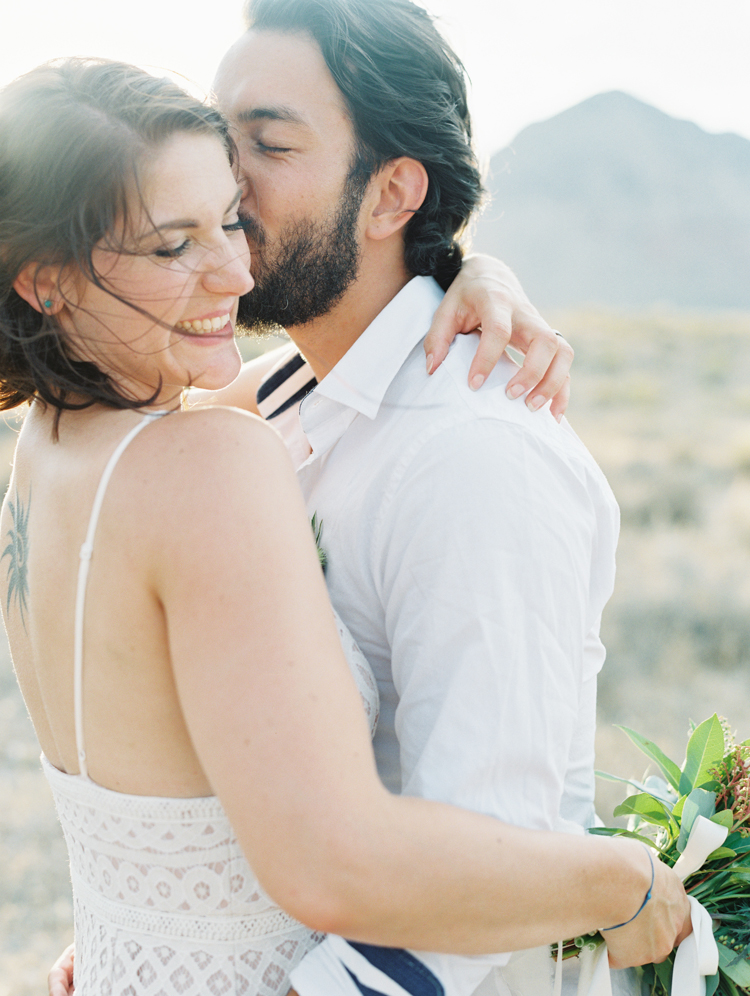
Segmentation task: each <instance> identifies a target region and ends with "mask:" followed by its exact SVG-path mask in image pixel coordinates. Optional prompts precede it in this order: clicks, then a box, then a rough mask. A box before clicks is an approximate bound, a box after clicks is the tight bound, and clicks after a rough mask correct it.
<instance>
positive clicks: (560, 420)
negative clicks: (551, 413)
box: [555, 412, 563, 422]
mask: <svg viewBox="0 0 750 996" xmlns="http://www.w3.org/2000/svg"><path fill="white" fill-rule="evenodd" d="M555 418H556V419H557V421H558V422H562V420H563V417H562V412H560V414H559V415H555Z"/></svg>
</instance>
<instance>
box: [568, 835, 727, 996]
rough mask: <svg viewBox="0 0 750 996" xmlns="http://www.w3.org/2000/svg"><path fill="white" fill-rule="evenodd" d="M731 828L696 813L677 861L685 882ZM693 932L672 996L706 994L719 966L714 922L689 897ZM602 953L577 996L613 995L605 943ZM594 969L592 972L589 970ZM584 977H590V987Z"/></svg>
mask: <svg viewBox="0 0 750 996" xmlns="http://www.w3.org/2000/svg"><path fill="white" fill-rule="evenodd" d="M728 832H729V831H728V830H727V828H726V827H723V826H721V825H720V824H718V823H712V822H711V820H707V819H706V817H705V816H697V817H696V819H695V823H693V826H692V827H691V829H690V836H689V837H688V841H687V844H686V845H685V850H684V851H683V852H682V854H681V855H680V857H679V858H678V859H677V861H676V862H675V865H674V870H675V872H676V873H677V874H678V875H679V876H680V879H681V880H682V881H683V882H684V881H685V879H686V878H687V877H688V875H692V874H693V872H696V871H698V869H699V868H701V867H702V866H703V864H704V862H705V860H706V858H707V857H708V856H709V854H711V852H712V851H715V850H716V849H717V847H721V845H722V844H723V843H724V841H725V840H726V838H727V833H728ZM688 900H689V902H690V919H691V921H692V924H693V932H692V934H690V935H688V937H686V938H685V940H684V941H683V942H682V943H681V944H680V946H679V947H678V948H677V954H676V955H675V959H674V970H673V973H672V991H671V996H706V976H707V975H715V974H716V972H717V971H718V968H719V949H718V948H717V946H716V941H715V940H714V932H713V924H712V922H711V915H710V914H709V912H708V910H707V909H706V908H705V907H704V906H701V904H700V903H699V902H698V900H697V899H693V897H692V896H689V897H688ZM599 951H600V952H601V954H599V957H598V960H597V962H596V965H595V966H594V968H593V971H592V969H591V968H588V967H587V968H588V970H587V971H586V972H585V973H584V972H583V971H582V973H581V981H580V983H579V987H578V996H612V982H611V979H610V972H609V960H608V958H607V956H606V951H607V947H606V944H602V945H601V947H600V948H599V949H597V951H596V952H594V954H595V955H596V954H598V952H599ZM590 973H591V974H590ZM584 977H585V978H586V979H587V981H588V979H590V980H591V981H590V983H589V986H588V989H586V988H585V987H584V986H583V980H584Z"/></svg>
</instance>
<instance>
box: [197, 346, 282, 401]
mask: <svg viewBox="0 0 750 996" xmlns="http://www.w3.org/2000/svg"><path fill="white" fill-rule="evenodd" d="M288 349H289V345H288V344H287V345H284V346H279V347H278V348H277V349H270V350H269V351H268V352H267V353H263V354H262V355H261V356H256V357H255V359H254V360H246V361H245V362H244V363H243V364H242V369H241V370H240V372H239V374H238V375H237V377H236V378H235V379H234V380H233V381H232V383H231V384H229V385H228V386H227V387H223V388H221V390H219V391H202V390H200V389H199V388H192V389H191V390H190V391H189V392H188V407H189V408H202V407H206V406H207V405H226V406H227V407H229V408H241V409H242V410H243V411H246V412H250V414H251V415H258V414H259V412H258V406H257V404H256V401H255V396H256V394H257V393H258V388H259V387H260V382H261V381H262V380H263V378H264V377H265V376H266V374H267V373H268V372H269V370H271V369H272V368H273V367H274V366H275V365H276V363H278V361H279V359H280V357H281V355H282V353H284V352H285V351H287V350H288Z"/></svg>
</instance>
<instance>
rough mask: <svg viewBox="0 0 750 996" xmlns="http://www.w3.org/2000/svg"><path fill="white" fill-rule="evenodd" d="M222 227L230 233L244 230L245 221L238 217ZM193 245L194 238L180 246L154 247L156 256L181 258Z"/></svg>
mask: <svg viewBox="0 0 750 996" xmlns="http://www.w3.org/2000/svg"><path fill="white" fill-rule="evenodd" d="M221 227H222V229H223V230H224V231H225V232H227V233H229V234H231V233H233V232H244V230H245V222H244V221H243V220H242V219H241V218H238V219H237V221H232V222H230V223H229V224H228V225H222V226H221ZM191 245H192V240H191V239H185V241H184V242H182V243H181V244H180V245H178V246H160V247H159V248H158V249H154V256H158V257H159V259H179V257H180V256H183V255H184V254H185V253H186V252H187V251H188V249H189V248H190V246H191Z"/></svg>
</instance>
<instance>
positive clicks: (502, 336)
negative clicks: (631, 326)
mask: <svg viewBox="0 0 750 996" xmlns="http://www.w3.org/2000/svg"><path fill="white" fill-rule="evenodd" d="M480 326H481V333H482V336H481V339H480V342H479V348H478V349H477V354H476V356H475V357H474V361H473V362H472V364H471V369H470V371H469V384H470V385H471V387H472V388H474V389H475V390H476V389H477V388H479V387H481V386H482V384H483V383H484V381H485V380H486V379H487V377H488V376H489V374H490V373H491V371H492V369H493V368H494V366H495V364H496V363H497V361H498V360H499V359H500V357H501V356H502V354H503V352H504V350H505V347H506V346H508V345H511V346H513V348H514V349H517V350H518V351H519V352H520V353H523V354H524V362H523V366H522V367H521V369H520V370H519V371H518V373H517V374H516V375H515V376H514V377H512V378H511V380H510V381H509V382H508V388H507V393H508V396H509V397H512V398H518V397H520V396H521V395H523V394H525V395H526V396H527V397H526V404H527V405H528V407H529V408H531V409H532V410H533V411H536V409H537V408H541V406H542V405H543V404H545V403H546V402H547V401H550V400H552V409H551V410H552V414H553V415H554V416H555V417H556V418H557V419H558V420H559V419H560V418H561V417H562V415H563V414H564V412H565V409H566V408H567V407H568V398H569V396H570V367H571V364H572V363H573V350H572V348H571V346H570V345H569V344H568V343H567V342H566V341H565V339H563V338H562V336H560V335H558V334H556V333H555V331H554V330H553V329H551V328H550V326H549V325H548V324H547V322H545V320H544V319H543V318H542V316H541V315H540V314H539V312H538V311H537V310H536V308H535V307H534V305H533V304H532V303H531V301H529V299H528V297H527V296H526V294H525V293H524V290H523V288H522V287H521V285H520V283H519V282H518V278H517V277H516V275H515V274H514V273H513V272H512V270H510V268H509V267H507V266H506V265H505V263H502V262H500V260H497V259H493V258H492V257H491V256H482V255H476V256H469V257H467V258H466V260H465V261H464V264H463V267H462V269H461V272H460V273H459V275H458V276H457V277H456V279H455V280H454V281H453V283H452V284H451V286H450V288H449V289H448V292H447V294H446V295H445V298H444V300H443V302H442V304H441V305H440V307H439V308H438V310H437V311H436V313H435V317H434V319H433V322H432V326H431V328H430V331H429V333H428V335H427V338H426V339H425V341H424V348H425V352H426V353H427V370H428V373H432V372H434V371H435V370H437V368H438V367H439V366H440V364H441V363H442V362H443V360H444V359H445V357H446V355H447V354H448V347H449V346H450V344H451V342H453V339H454V338H455V337H456V335H457V334H458V333H459V332H474V331H477V329H478V328H479V327H480Z"/></svg>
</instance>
